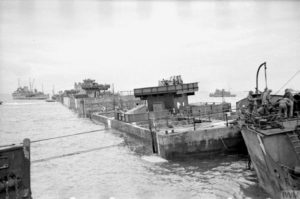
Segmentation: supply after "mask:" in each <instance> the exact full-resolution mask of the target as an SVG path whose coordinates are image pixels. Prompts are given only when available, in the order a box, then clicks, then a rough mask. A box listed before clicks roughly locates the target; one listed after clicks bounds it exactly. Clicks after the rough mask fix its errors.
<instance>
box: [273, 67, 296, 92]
mask: <svg viewBox="0 0 300 199" xmlns="http://www.w3.org/2000/svg"><path fill="white" fill-rule="evenodd" d="M299 72H300V70H298V71H297V72H296V73H295V74H294V75H293V76H292V77H291V78H290V79H289V80H288V81H287V82H286V83H285V84H284V85H283V86H282V87H281V88H280V89H279V90H278V91H277V92H276V93H275V95H276V94H277V93H278V92H279V91H281V89H283V88H284V87H285V86H286V85H287V84H288V83H289V82H290V81H292V79H294V78H295V77H296V76H297V75H298V73H299Z"/></svg>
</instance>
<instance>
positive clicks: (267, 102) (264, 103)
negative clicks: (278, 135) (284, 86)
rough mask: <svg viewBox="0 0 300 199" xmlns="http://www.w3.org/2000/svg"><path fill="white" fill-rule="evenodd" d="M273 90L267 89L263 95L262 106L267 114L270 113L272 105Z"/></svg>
mask: <svg viewBox="0 0 300 199" xmlns="http://www.w3.org/2000/svg"><path fill="white" fill-rule="evenodd" d="M271 92H272V90H271V89H267V88H266V89H265V91H264V92H263V93H262V101H261V102H262V106H263V107H264V110H265V113H267V114H268V113H269V105H270V104H271V101H270V99H271V95H270V94H271Z"/></svg>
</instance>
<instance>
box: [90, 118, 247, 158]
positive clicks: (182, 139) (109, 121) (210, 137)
mask: <svg viewBox="0 0 300 199" xmlns="http://www.w3.org/2000/svg"><path fill="white" fill-rule="evenodd" d="M91 118H92V120H95V121H98V122H101V123H104V124H105V126H106V127H107V128H113V129H116V130H119V131H122V132H125V133H127V134H128V135H131V136H134V137H137V138H139V139H141V140H142V141H143V142H145V143H147V144H148V145H149V147H151V146H153V145H152V144H153V143H154V145H155V146H154V147H155V150H156V151H157V152H158V154H159V155H160V156H161V157H163V158H166V159H176V158H184V157H189V156H199V157H207V156H210V155H213V154H219V153H225V152H232V153H243V152H245V151H246V147H245V145H244V141H243V139H242V136H241V133H240V131H239V129H238V128H237V127H236V126H233V125H229V126H227V125H226V123H225V122H220V121H218V122H217V121H213V122H210V123H203V124H201V125H198V126H197V130H194V127H193V126H192V125H191V126H185V127H181V128H179V127H178V128H173V129H172V130H171V129H169V130H167V129H164V130H160V131H154V130H153V131H152V132H151V131H150V130H149V129H147V128H144V127H141V126H137V125H135V124H132V123H126V122H123V121H119V120H115V119H114V118H113V117H108V116H105V115H99V114H92V116H91Z"/></svg>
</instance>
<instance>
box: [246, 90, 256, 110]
mask: <svg viewBox="0 0 300 199" xmlns="http://www.w3.org/2000/svg"><path fill="white" fill-rule="evenodd" d="M247 100H248V111H249V113H252V112H253V109H254V101H255V99H254V97H253V91H249V94H248V97H247Z"/></svg>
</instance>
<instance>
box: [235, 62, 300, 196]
mask: <svg viewBox="0 0 300 199" xmlns="http://www.w3.org/2000/svg"><path fill="white" fill-rule="evenodd" d="M263 66H265V75H266V63H265V62H264V63H263V64H261V65H260V67H259V69H258V71H257V75H256V91H255V92H254V93H253V92H249V96H248V97H247V98H245V99H242V100H241V101H239V102H237V107H239V115H240V120H239V122H238V123H239V125H240V128H241V132H242V136H243V138H244V141H245V143H246V146H247V149H248V153H249V155H250V158H251V161H252V164H253V167H254V169H255V171H256V174H257V177H258V180H259V184H260V186H261V187H262V188H263V189H264V190H265V191H266V192H267V193H269V194H270V195H271V197H272V198H274V199H279V198H286V197H285V196H287V195H288V194H289V195H293V196H296V195H297V194H299V190H300V117H299V116H300V114H299V113H300V93H298V92H296V93H293V92H291V91H290V89H285V94H284V95H275V94H274V95H271V93H272V90H270V89H268V88H267V86H266V88H265V91H264V92H260V91H259V89H258V75H259V70H260V68H261V67H263ZM266 99H267V100H266ZM298 196H299V195H298ZM293 198H294V197H293ZM295 198H298V197H295Z"/></svg>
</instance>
